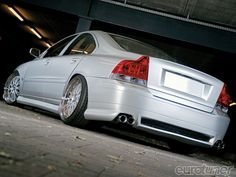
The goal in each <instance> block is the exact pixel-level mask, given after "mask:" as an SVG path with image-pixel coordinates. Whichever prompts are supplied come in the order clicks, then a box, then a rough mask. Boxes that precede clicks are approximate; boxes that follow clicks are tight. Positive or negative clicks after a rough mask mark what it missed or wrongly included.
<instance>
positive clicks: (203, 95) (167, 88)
mask: <svg viewBox="0 0 236 177" xmlns="http://www.w3.org/2000/svg"><path fill="white" fill-rule="evenodd" d="M149 62H150V63H149V73H148V82H147V87H148V88H149V90H150V92H151V93H152V94H153V95H154V96H156V97H160V98H163V99H166V100H170V101H172V102H175V103H179V104H181V105H185V106H189V107H193V108H195V109H199V110H202V111H205V112H212V111H213V109H214V107H215V105H216V102H217V99H218V97H219V95H220V92H221V89H222V86H223V84H224V83H223V82H222V81H220V80H219V79H216V78H214V77H212V76H210V75H208V74H205V73H203V72H201V71H198V70H195V69H192V68H189V67H187V66H184V65H180V64H177V63H174V62H170V61H166V60H162V59H157V58H153V57H150V61H149Z"/></svg>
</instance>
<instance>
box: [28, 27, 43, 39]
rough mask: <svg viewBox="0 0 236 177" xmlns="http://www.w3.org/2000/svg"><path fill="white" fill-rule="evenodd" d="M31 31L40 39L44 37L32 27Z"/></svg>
mask: <svg viewBox="0 0 236 177" xmlns="http://www.w3.org/2000/svg"><path fill="white" fill-rule="evenodd" d="M29 29H30V31H32V33H34V34H35V36H37V37H38V38H39V39H42V36H41V35H40V34H39V33H38V32H37V31H36V30H35V29H34V28H32V27H29Z"/></svg>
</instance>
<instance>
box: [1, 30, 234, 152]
mask: <svg viewBox="0 0 236 177" xmlns="http://www.w3.org/2000/svg"><path fill="white" fill-rule="evenodd" d="M30 53H31V54H32V55H33V56H35V59H34V60H32V61H29V62H27V63H24V64H22V65H20V66H18V67H17V68H16V69H15V70H14V72H13V73H12V74H11V75H10V76H9V78H8V79H7V81H6V84H5V88H4V95H3V98H4V100H5V101H6V102H7V103H8V104H14V103H21V104H25V105H30V106H34V107H38V108H41V109H44V110H47V111H51V112H54V113H56V114H58V115H60V117H61V120H62V121H63V122H64V123H66V124H76V125H79V126H85V125H86V124H87V123H88V121H89V120H97V121H113V122H119V123H122V124H127V125H129V126H130V127H134V128H137V129H141V130H144V131H147V132H150V133H153V134H156V135H159V136H164V137H167V138H169V139H174V140H177V141H178V142H182V143H186V144H191V145H196V146H203V147H213V146H214V147H217V148H223V146H224V144H223V138H224V135H225V133H226V130H227V128H228V125H229V122H230V119H229V117H228V115H227V108H228V106H229V103H230V97H229V94H228V93H227V89H226V86H225V84H224V83H223V82H222V81H220V80H219V79H217V78H215V77H212V76H210V75H208V74H206V73H203V72H200V71H198V70H195V69H193V68H190V67H187V66H184V65H181V64H178V63H177V62H176V61H175V60H174V59H173V58H171V57H170V56H168V55H167V54H166V53H164V52H163V51H161V50H160V49H158V48H156V47H153V46H151V45H149V44H146V43H143V42H140V41H137V40H134V39H130V38H127V37H124V36H121V35H116V34H111V33H107V32H103V31H86V32H83V33H78V34H74V35H71V36H68V37H66V38H64V39H62V40H60V41H59V42H57V43H56V44H55V45H53V46H52V47H50V48H48V49H47V50H45V51H44V52H43V53H40V51H39V50H38V49H34V48H32V49H31V50H30Z"/></svg>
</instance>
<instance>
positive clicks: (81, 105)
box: [59, 75, 88, 127]
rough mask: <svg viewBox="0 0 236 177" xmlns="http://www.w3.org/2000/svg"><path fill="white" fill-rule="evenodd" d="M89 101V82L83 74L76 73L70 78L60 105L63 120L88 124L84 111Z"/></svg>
mask: <svg viewBox="0 0 236 177" xmlns="http://www.w3.org/2000/svg"><path fill="white" fill-rule="evenodd" d="M87 103H88V87H87V82H86V80H85V78H84V77H83V76H82V75H76V76H75V77H73V78H72V79H71V80H70V82H69V83H68V85H67V87H66V90H65V93H64V94H63V97H62V100H61V103H60V106H59V113H60V117H61V120H62V121H63V122H64V123H65V124H68V125H76V126H79V127H84V126H86V125H87V124H88V121H87V120H85V118H84V112H85V110H86V109H87Z"/></svg>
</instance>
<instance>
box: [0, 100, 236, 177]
mask: <svg viewBox="0 0 236 177" xmlns="http://www.w3.org/2000/svg"><path fill="white" fill-rule="evenodd" d="M116 131H118V130H116ZM118 132H119V131H118ZM140 137H142V136H140ZM234 166H235V164H234V163H233V162H230V161H225V160H222V159H217V158H215V157H213V156H207V155H204V154H203V153H201V152H200V153H197V154H192V155H181V154H177V153H173V152H171V151H168V150H165V148H157V147H156V146H150V145H145V143H137V142H135V141H130V140H127V139H126V138H119V137H117V136H115V135H114V133H113V131H110V130H109V128H108V129H107V128H106V127H105V128H102V131H101V130H98V131H96V130H85V129H80V128H77V127H72V126H68V125H65V124H63V123H62V122H61V121H60V120H59V119H58V118H56V117H55V116H52V115H48V114H44V113H42V112H39V111H36V110H29V109H25V108H24V109H22V108H19V107H14V106H9V105H6V104H5V103H3V102H0V177H21V176H22V177H60V176H63V177H64V176H66V177H68V176H70V177H71V176H72V177H73V176H79V177H93V176H94V177H114V176H117V177H132V176H137V177H154V176H155V177H156V176H161V177H166V176H178V175H180V176H184V175H186V173H188V172H190V170H189V169H190V167H191V174H193V175H191V176H199V174H201V175H203V176H217V174H216V171H214V170H213V171H211V172H208V173H207V172H206V171H204V169H206V167H208V168H217V169H218V172H220V173H221V174H220V175H219V176H224V175H225V174H226V175H230V176H236V169H235V168H234ZM197 169H201V170H202V171H201V170H200V172H199V171H197ZM219 169H220V170H219Z"/></svg>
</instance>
